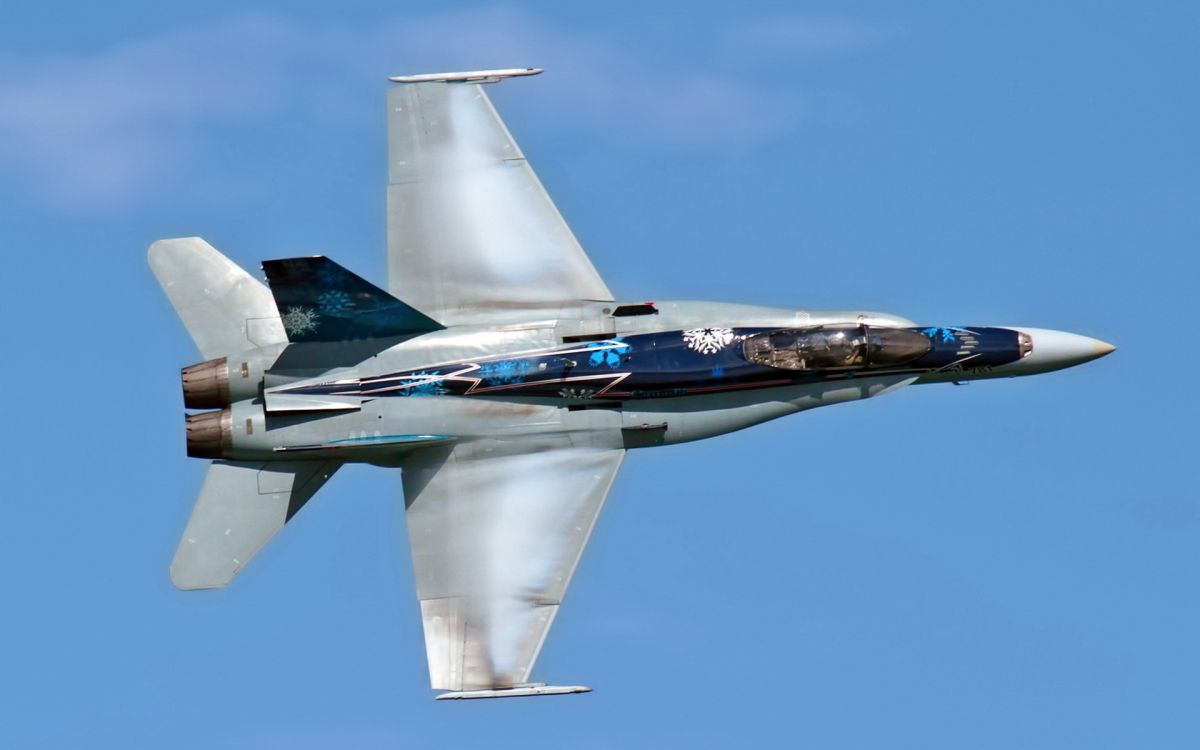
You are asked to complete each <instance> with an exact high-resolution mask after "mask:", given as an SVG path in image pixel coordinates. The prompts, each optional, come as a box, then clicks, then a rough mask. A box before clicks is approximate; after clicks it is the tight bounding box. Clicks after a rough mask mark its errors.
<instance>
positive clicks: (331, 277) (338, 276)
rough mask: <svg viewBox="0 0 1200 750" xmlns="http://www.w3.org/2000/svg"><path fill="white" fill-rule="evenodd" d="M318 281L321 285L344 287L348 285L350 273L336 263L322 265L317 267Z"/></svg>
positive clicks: (336, 287)
mask: <svg viewBox="0 0 1200 750" xmlns="http://www.w3.org/2000/svg"><path fill="white" fill-rule="evenodd" d="M316 276H317V283H319V284H320V285H321V286H326V287H333V288H334V289H338V288H344V287H346V286H348V284H347V282H348V281H350V274H349V272H347V271H346V270H345V269H343V268H339V267H338V266H334V265H328V264H325V265H322V266H321V267H320V268H318V269H317V274H316Z"/></svg>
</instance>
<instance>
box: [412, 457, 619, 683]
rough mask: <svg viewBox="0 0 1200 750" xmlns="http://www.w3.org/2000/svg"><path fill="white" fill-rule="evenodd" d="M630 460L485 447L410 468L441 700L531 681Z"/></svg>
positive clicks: (420, 578)
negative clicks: (452, 693) (446, 693)
mask: <svg viewBox="0 0 1200 750" xmlns="http://www.w3.org/2000/svg"><path fill="white" fill-rule="evenodd" d="M624 453H625V452H624V450H620V449H615V450H614V449H595V448H575V447H571V446H570V444H569V442H568V441H566V440H565V438H564V442H563V445H562V446H561V447H557V448H550V449H548V450H547V449H546V445H545V444H544V443H541V444H539V445H533V444H526V443H522V442H521V441H520V440H518V441H513V442H502V441H496V440H487V441H479V442H473V443H466V444H459V445H457V446H454V448H453V449H445V450H440V451H439V450H436V449H433V450H430V451H426V452H424V453H422V454H418V455H416V456H414V457H413V458H411V459H409V460H408V462H407V463H405V464H404V495H405V503H406V505H407V507H408V511H407V523H408V535H409V540H410V542H411V545H412V555H413V569H414V572H415V574H416V579H417V596H418V597H419V598H420V600H421V617H422V619H423V621H424V626H425V648H426V651H427V655H428V657H429V676H430V682H431V683H432V686H433V687H434V688H435V689H444V690H486V689H491V688H506V687H511V686H514V685H520V684H522V683H525V682H527V681H528V678H529V672H530V670H531V669H532V668H533V663H534V661H535V660H536V659H537V655H538V651H539V650H540V649H541V646H542V641H543V640H544V639H545V637H546V633H547V632H548V631H549V629H550V624H551V623H552V622H553V620H554V616H555V614H556V613H557V612H558V607H559V605H560V604H561V603H562V597H563V594H564V593H565V592H566V589H567V584H568V583H570V580H571V574H572V573H573V572H574V571H575V566H576V564H577V563H578V562H579V558H580V555H581V554H582V553H583V548H584V545H585V544H586V543H587V539H588V535H589V534H590V533H591V530H592V526H593V525H594V524H595V522H596V517H597V516H598V515H599V513H600V508H601V506H602V505H603V504H604V498H605V496H606V495H607V494H608V489H609V486H610V485H611V484H612V481H613V478H614V477H615V476H616V473H617V469H618V468H619V467H620V464H621V459H622V457H623V456H624Z"/></svg>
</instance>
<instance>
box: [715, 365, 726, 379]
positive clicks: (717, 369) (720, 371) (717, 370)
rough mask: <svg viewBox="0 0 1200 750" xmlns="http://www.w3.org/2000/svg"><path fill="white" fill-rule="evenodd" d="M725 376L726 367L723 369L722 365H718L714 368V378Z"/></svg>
mask: <svg viewBox="0 0 1200 750" xmlns="http://www.w3.org/2000/svg"><path fill="white" fill-rule="evenodd" d="M724 374H725V368H724V367H721V366H720V365H717V366H716V367H714V368H712V376H713V377H714V378H719V377H721V376H722V375H724Z"/></svg>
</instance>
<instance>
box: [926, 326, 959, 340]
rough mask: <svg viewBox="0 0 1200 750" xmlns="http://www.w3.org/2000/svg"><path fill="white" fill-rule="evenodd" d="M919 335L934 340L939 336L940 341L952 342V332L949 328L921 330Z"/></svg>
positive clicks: (935, 327)
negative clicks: (921, 334)
mask: <svg viewBox="0 0 1200 750" xmlns="http://www.w3.org/2000/svg"><path fill="white" fill-rule="evenodd" d="M921 333H923V334H925V335H926V336H928V337H929V338H931V339H936V338H937V337H938V335H939V334H940V335H941V337H942V341H947V342H948V341H954V331H952V330H950V329H949V328H938V327H937V326H934V327H933V328H922V329H921Z"/></svg>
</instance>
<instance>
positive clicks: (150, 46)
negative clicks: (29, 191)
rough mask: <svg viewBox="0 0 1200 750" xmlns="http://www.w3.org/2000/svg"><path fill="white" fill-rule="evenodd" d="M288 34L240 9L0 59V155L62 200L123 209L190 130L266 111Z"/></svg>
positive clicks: (181, 156) (83, 207)
mask: <svg viewBox="0 0 1200 750" xmlns="http://www.w3.org/2000/svg"><path fill="white" fill-rule="evenodd" d="M292 36H293V35H292V32H290V31H289V30H288V28H287V27H286V26H285V25H283V24H281V23H280V22H278V21H276V20H272V19H270V18H265V17H242V18H238V19H235V20H233V21H231V22H229V23H227V24H223V25H221V26H217V27H213V28H207V29H199V30H189V31H184V32H179V33H170V34H164V35H162V36H158V37H154V38H152V39H148V40H144V41H140V42H134V43H130V44H126V45H121V46H118V47H114V48H112V49H109V50H106V51H104V52H101V53H98V54H94V55H85V56H79V57H73V58H65V57H59V58H47V59H38V60H29V61H24V62H11V61H10V62H0V71H2V72H3V75H0V78H2V79H3V80H5V81H9V82H10V83H8V84H6V85H3V86H0V160H3V162H4V163H7V164H8V165H11V166H13V167H15V169H16V170H17V171H18V172H19V173H20V174H23V175H24V176H25V177H26V179H28V180H29V181H30V182H31V184H32V186H33V188H34V189H35V190H36V191H37V192H38V193H39V194H40V195H41V196H42V197H44V198H45V199H47V200H48V201H49V202H51V203H52V204H54V205H56V206H58V207H60V208H65V209H69V210H71V211H72V212H78V211H83V212H92V211H105V210H110V209H114V208H120V207H123V206H125V205H127V204H128V203H129V202H130V201H132V200H134V199H136V198H137V197H138V196H139V195H142V194H145V193H148V192H152V191H154V190H156V189H157V188H158V187H159V186H160V185H161V183H162V181H163V180H164V179H166V178H167V177H169V176H170V175H171V174H172V173H173V171H174V170H175V169H176V168H177V167H178V166H179V165H180V163H181V162H182V161H184V160H185V159H186V157H187V153H188V143H189V138H188V133H189V131H191V130H193V129H195V128H197V127H202V126H203V125H204V124H206V123H211V122H213V121H222V120H229V119H238V118H246V117H252V116H255V115H258V114H261V113H263V112H265V111H267V110H269V109H270V107H271V106H272V104H273V101H274V100H275V99H276V97H277V95H278V93H279V92H278V80H279V78H280V75H281V65H282V63H283V62H284V59H285V57H286V51H287V49H288V47H289V44H290V40H291V38H292Z"/></svg>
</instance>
